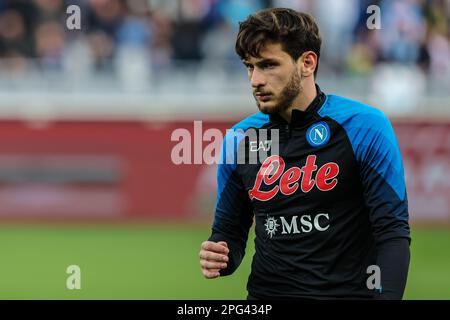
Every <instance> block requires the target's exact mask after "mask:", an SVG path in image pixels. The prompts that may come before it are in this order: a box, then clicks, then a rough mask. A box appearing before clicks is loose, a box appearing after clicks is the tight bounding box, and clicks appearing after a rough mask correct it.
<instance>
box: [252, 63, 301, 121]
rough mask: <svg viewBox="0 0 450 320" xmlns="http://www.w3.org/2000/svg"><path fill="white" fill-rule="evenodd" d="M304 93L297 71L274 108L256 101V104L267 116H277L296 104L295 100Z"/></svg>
mask: <svg viewBox="0 0 450 320" xmlns="http://www.w3.org/2000/svg"><path fill="white" fill-rule="evenodd" d="M302 91H303V86H302V79H301V77H300V74H299V73H298V71H297V70H295V71H294V72H293V73H292V76H291V78H290V79H289V82H288V84H287V85H286V86H285V87H284V88H283V90H282V91H281V93H280V94H279V101H278V103H277V104H276V105H275V106H274V107H264V106H261V103H260V102H259V101H258V100H256V104H257V106H258V109H259V110H260V111H261V112H262V113H265V114H276V113H280V112H282V111H285V110H286V109H288V108H289V107H290V106H292V103H293V102H294V100H295V98H297V97H298V96H299V95H300V94H301V93H302Z"/></svg>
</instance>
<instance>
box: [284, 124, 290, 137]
mask: <svg viewBox="0 0 450 320" xmlns="http://www.w3.org/2000/svg"><path fill="white" fill-rule="evenodd" d="M285 129H286V132H287V137H288V139H290V138H291V126H290V125H289V124H286V125H285Z"/></svg>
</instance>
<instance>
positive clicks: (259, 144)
mask: <svg viewBox="0 0 450 320" xmlns="http://www.w3.org/2000/svg"><path fill="white" fill-rule="evenodd" d="M271 146H272V140H266V141H250V151H252V152H257V151H259V150H262V151H266V152H267V151H269V150H270V147H271Z"/></svg>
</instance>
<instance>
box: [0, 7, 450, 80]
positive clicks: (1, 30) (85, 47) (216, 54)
mask: <svg viewBox="0 0 450 320" xmlns="http://www.w3.org/2000/svg"><path fill="white" fill-rule="evenodd" d="M72 4H76V5H78V6H79V7H80V8H81V30H69V29H68V28H67V25H66V21H67V18H68V17H69V16H70V14H68V13H67V12H66V10H67V7H68V6H70V5H72ZM373 4H375V5H378V6H379V7H380V8H381V29H380V30H370V29H368V28H367V25H366V22H367V19H368V17H369V16H370V14H371V13H367V11H366V10H367V8H368V6H369V5H373ZM268 6H277V7H290V8H294V9H298V10H301V11H306V12H310V13H312V14H313V15H314V16H315V17H316V19H317V20H318V23H319V26H320V28H321V33H322V36H323V39H324V45H323V51H322V58H321V68H325V70H327V69H328V70H332V71H333V72H337V73H346V74H356V75H361V74H362V75H364V74H370V73H371V72H372V71H373V69H374V68H375V67H376V66H377V65H378V64H380V63H383V62H395V63H400V64H405V65H410V64H411V65H414V66H417V67H419V68H420V69H421V70H423V71H424V72H425V73H426V74H439V73H445V74H448V73H450V28H449V23H450V0H370V1H369V0H333V1H330V0H80V1H66V0H0V61H1V62H0V68H1V69H2V70H3V74H5V70H6V73H7V74H20V73H22V72H27V71H29V70H30V69H36V70H45V71H53V70H56V71H60V70H67V69H69V70H68V71H71V72H87V73H89V72H90V73H92V72H95V73H102V72H106V73H108V74H110V73H121V72H122V73H123V72H125V73H126V74H128V76H129V77H133V76H136V74H139V72H140V73H141V74H146V73H153V74H155V73H157V72H161V71H163V70H167V69H170V68H173V67H174V66H179V67H180V68H183V66H187V65H192V63H207V64H210V65H212V66H217V65H218V64H223V63H226V64H227V66H228V65H237V64H238V63H239V61H238V60H237V57H236V55H235V53H234V40H235V35H236V31H237V28H238V22H239V21H241V20H243V19H245V18H246V17H247V16H248V15H249V14H250V13H252V12H254V11H256V10H258V9H261V8H265V7H268ZM30 61H31V62H30ZM124 70H125V71H124ZM230 70H232V68H231V69H230Z"/></svg>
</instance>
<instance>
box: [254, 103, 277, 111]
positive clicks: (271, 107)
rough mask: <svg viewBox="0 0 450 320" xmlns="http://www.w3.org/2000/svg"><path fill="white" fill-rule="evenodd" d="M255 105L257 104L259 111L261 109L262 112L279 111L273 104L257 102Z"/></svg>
mask: <svg viewBox="0 0 450 320" xmlns="http://www.w3.org/2000/svg"><path fill="white" fill-rule="evenodd" d="M257 105H258V109H259V111H261V112H262V113H264V114H275V113H278V112H279V110H278V108H277V106H274V105H268V104H261V103H258V104H257Z"/></svg>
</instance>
